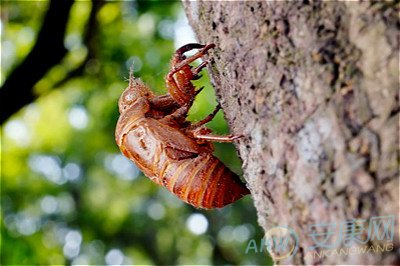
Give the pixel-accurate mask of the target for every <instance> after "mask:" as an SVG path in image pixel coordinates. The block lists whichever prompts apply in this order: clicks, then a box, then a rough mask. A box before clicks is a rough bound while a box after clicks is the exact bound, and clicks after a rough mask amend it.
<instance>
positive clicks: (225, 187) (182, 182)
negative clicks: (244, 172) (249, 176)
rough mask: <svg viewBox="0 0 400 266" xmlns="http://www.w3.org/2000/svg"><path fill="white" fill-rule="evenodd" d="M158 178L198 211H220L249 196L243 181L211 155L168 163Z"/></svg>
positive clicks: (167, 161) (162, 168) (206, 154)
mask: <svg viewBox="0 0 400 266" xmlns="http://www.w3.org/2000/svg"><path fill="white" fill-rule="evenodd" d="M159 178H161V180H159V181H161V182H162V184H163V185H164V186H165V187H166V188H167V189H168V190H169V191H171V192H172V193H174V194H175V195H176V196H178V197H179V198H180V199H181V200H183V201H185V202H187V203H189V204H191V205H193V206H195V207H197V208H204V209H212V208H221V207H224V206H225V205H228V204H230V203H233V202H235V201H236V200H238V199H240V198H241V197H243V196H244V195H247V194H249V190H248V189H247V188H246V186H245V185H244V184H243V183H242V182H241V181H240V178H239V177H238V176H237V175H236V174H235V173H233V172H232V171H231V170H230V169H229V168H227V167H226V166H225V165H224V164H223V163H222V162H221V161H220V160H219V159H217V158H216V157H215V156H213V155H212V154H211V153H203V154H199V155H198V156H196V157H195V158H188V159H185V160H181V161H178V162H177V161H173V160H166V161H165V162H164V165H163V166H161V171H160V177H159Z"/></svg>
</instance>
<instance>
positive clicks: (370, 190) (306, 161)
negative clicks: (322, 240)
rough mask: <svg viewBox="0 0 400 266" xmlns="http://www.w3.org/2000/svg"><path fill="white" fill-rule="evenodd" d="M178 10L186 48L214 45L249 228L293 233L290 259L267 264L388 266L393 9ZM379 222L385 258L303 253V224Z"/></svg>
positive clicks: (395, 143) (395, 94) (259, 5)
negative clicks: (251, 210) (254, 221)
mask: <svg viewBox="0 0 400 266" xmlns="http://www.w3.org/2000/svg"><path fill="white" fill-rule="evenodd" d="M184 7H185V11H186V14H187V16H188V19H189V22H190V24H191V26H192V27H193V29H194V31H195V33H196V35H197V38H198V41H199V42H200V43H215V44H216V48H215V49H213V51H211V52H210V54H209V58H210V59H211V60H212V64H210V66H209V72H210V74H211V78H212V80H213V85H214V87H215V90H216V93H217V97H218V100H219V101H220V103H221V105H222V107H223V110H224V113H225V117H226V119H227V121H228V123H229V125H230V129H231V132H232V133H234V134H243V135H244V137H243V138H242V139H241V140H240V141H239V142H238V143H237V145H236V147H237V150H238V153H239V156H240V157H241V159H242V161H243V171H244V177H245V179H246V181H247V182H248V186H249V188H250V190H251V194H252V198H253V199H254V204H255V206H256V209H257V212H258V222H259V224H260V225H261V226H262V227H263V228H264V230H265V232H267V231H268V230H269V229H270V228H272V227H274V226H278V225H279V226H288V227H290V228H292V229H293V230H294V231H295V232H296V233H297V235H298V237H299V243H298V244H299V249H298V251H297V253H296V255H295V256H293V257H291V258H289V259H287V260H286V261H275V262H276V263H282V264H286V263H293V264H358V265H360V264H362V265H368V264H369V265H371V264H379V265H380V264H397V265H398V264H400V255H399V237H398V235H399V232H398V228H399V224H398V216H399V21H398V12H399V4H398V3H393V2H384V1H378V2H373V3H372V2H336V3H334V2H311V3H308V1H304V2H295V1H293V2H269V1H265V2H256V1H244V2H237V1H222V2H212V1H204V2H202V1H200V2H199V1H197V2H192V1H190V2H189V1H187V2H184ZM385 215H395V234H394V240H393V244H394V245H393V250H392V251H385V252H369V253H365V254H353V255H340V256H333V255H332V256H322V257H318V256H317V257H311V256H307V254H306V253H307V252H308V247H310V246H312V245H313V244H315V243H314V242H313V241H312V239H311V237H310V236H309V233H310V226H311V225H314V224H320V223H327V224H340V223H342V222H344V221H349V220H353V219H357V220H358V219H365V220H366V221H369V220H370V219H371V218H372V217H376V216H385ZM359 237H360V238H362V237H364V238H365V237H367V236H366V232H364V231H363V232H362V235H360V236H359ZM379 243H380V242H379V241H378V240H377V239H373V240H370V241H368V243H367V244H366V245H367V246H371V245H375V244H379ZM357 245H358V243H357V242H354V245H352V246H357ZM364 246H365V245H364ZM338 248H345V246H344V244H343V243H341V244H340V245H339V246H338V247H336V249H338Z"/></svg>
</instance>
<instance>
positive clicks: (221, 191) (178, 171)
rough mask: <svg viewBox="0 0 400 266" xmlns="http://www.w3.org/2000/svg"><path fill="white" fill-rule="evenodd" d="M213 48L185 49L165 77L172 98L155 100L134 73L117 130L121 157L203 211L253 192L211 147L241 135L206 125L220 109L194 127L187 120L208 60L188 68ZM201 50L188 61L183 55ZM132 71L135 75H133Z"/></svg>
mask: <svg viewBox="0 0 400 266" xmlns="http://www.w3.org/2000/svg"><path fill="white" fill-rule="evenodd" d="M214 46H215V45H214V44H208V45H202V44H196V43H193V44H187V45H185V46H183V47H181V48H179V49H178V50H177V51H176V53H175V55H174V57H173V58H172V61H171V71H170V72H169V73H168V75H167V77H166V85H167V89H168V93H167V94H166V95H161V96H157V95H155V94H153V92H152V91H151V90H150V89H149V88H148V87H147V86H146V85H145V84H143V83H142V82H141V81H140V80H138V79H134V78H133V77H132V74H131V76H130V80H129V86H128V88H126V89H125V91H124V92H123V93H122V95H121V97H120V99H119V111H120V117H119V120H118V123H117V128H116V131H115V138H116V142H117V144H118V146H119V148H120V150H121V151H122V153H123V154H124V155H125V156H126V157H127V158H129V159H130V160H132V161H133V162H134V163H135V164H136V165H137V166H138V167H139V168H140V169H141V170H142V172H143V173H144V174H145V175H146V176H147V177H149V178H150V179H151V180H153V181H154V182H155V183H157V184H159V185H162V186H164V187H166V188H167V189H168V190H169V191H171V192H172V193H174V194H175V195H176V196H178V197H179V198H180V199H182V200H183V201H185V202H187V203H189V204H191V205H193V206H195V207H197V208H204V209H212V208H220V207H223V206H225V205H227V204H230V203H232V202H234V201H236V200H238V199H240V198H241V197H243V196H244V195H246V194H249V190H248V189H247V188H246V186H245V185H244V184H243V183H242V182H241V181H240V179H239V177H238V176H237V175H236V174H235V173H233V172H232V171H231V170H229V168H227V167H226V166H225V165H224V164H223V163H222V162H221V161H220V160H219V159H218V158H216V157H215V156H214V155H213V154H212V153H213V145H212V143H211V142H213V141H218V142H231V141H233V140H235V139H237V138H238V136H232V135H231V136H215V135H212V134H211V130H210V129H208V128H207V127H205V126H204V124H205V123H207V122H209V121H211V120H212V119H213V117H214V116H215V115H216V113H217V112H218V110H219V109H220V107H219V106H218V107H217V108H216V109H215V111H214V112H213V113H212V114H210V115H209V116H208V117H206V118H205V119H203V120H202V121H199V122H197V123H195V124H192V123H190V122H189V121H187V120H186V116H187V113H188V111H189V108H190V107H191V105H192V104H193V101H194V98H195V95H196V94H197V93H199V92H200V90H201V89H200V90H196V89H195V87H194V86H193V84H192V83H191V81H192V80H195V79H198V78H199V77H200V76H199V75H198V74H199V72H200V71H201V69H202V68H204V67H205V66H206V65H207V63H208V62H207V61H204V62H203V63H202V64H200V65H199V66H198V67H196V68H192V67H191V66H190V65H189V64H190V63H191V62H193V61H194V60H196V59H197V58H200V57H202V56H203V55H205V54H206V53H207V51H208V50H209V49H211V48H213V47H214ZM192 49H199V51H198V52H197V53H196V54H194V55H193V56H191V57H189V58H186V57H185V55H184V53H185V52H187V51H189V50H192ZM131 72H132V71H131Z"/></svg>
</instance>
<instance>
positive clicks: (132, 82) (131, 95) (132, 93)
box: [118, 70, 154, 113]
mask: <svg viewBox="0 0 400 266" xmlns="http://www.w3.org/2000/svg"><path fill="white" fill-rule="evenodd" d="M152 97H154V94H153V92H152V91H151V90H150V89H149V88H148V87H147V86H146V85H145V84H144V83H143V82H142V81H141V80H140V79H135V78H134V77H133V75H132V70H131V72H130V75H129V86H128V87H127V88H126V89H125V91H124V92H123V93H122V95H121V97H120V98H119V101H118V107H119V112H120V113H122V112H123V111H124V110H126V109H128V108H129V107H130V106H132V105H133V104H135V102H136V101H137V100H138V99H140V98H148V99H150V98H152Z"/></svg>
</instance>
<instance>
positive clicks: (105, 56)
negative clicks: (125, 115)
mask: <svg viewBox="0 0 400 266" xmlns="http://www.w3.org/2000/svg"><path fill="white" fill-rule="evenodd" d="M48 6H49V3H48V2H47V1H40V2H37V1H27V2H19V1H18V2H17V1H2V2H1V24H0V28H1V83H2V84H4V82H5V80H6V79H7V77H8V76H9V75H10V74H11V73H12V72H13V70H14V69H15V68H16V67H17V66H18V65H19V64H20V63H21V62H23V60H24V59H25V58H26V56H27V55H28V53H29V52H30V50H31V49H32V47H33V46H34V44H35V42H36V39H37V34H38V32H39V30H40V28H41V27H42V22H43V18H44V16H45V14H46V12H47V9H48ZM91 14H92V17H93V18H94V20H93V21H92V23H89V18H90V16H91ZM194 41H195V38H194V35H193V33H192V31H191V29H190V27H189V26H188V23H187V21H186V19H185V15H184V12H183V9H182V6H181V3H180V2H166V1H162V2H156V1H129V2H113V3H110V2H101V1H96V2H94V4H93V3H92V2H90V1H80V2H76V3H74V4H73V6H72V9H71V12H70V14H69V18H68V24H67V30H66V34H65V37H64V45H65V47H66V48H67V50H68V52H67V55H66V56H65V57H64V58H63V59H62V61H61V62H60V63H59V64H56V65H54V66H53V67H51V69H50V70H49V71H48V72H47V73H46V75H45V76H44V77H43V78H42V79H40V81H39V82H38V83H36V85H35V86H34V92H35V95H37V96H38V98H37V99H36V100H35V101H34V102H32V103H30V104H28V105H26V106H25V107H24V108H23V109H21V110H20V111H19V112H17V113H15V114H14V115H13V116H12V117H11V118H10V119H8V120H7V121H6V122H5V123H4V124H3V125H2V131H1V139H2V142H1V240H2V241H1V264H2V265H11V264H13V265H21V264H46V265H49V264H52V265H55V264H66V265H83V264H108V265H120V264H157V265H160V264H169V265H173V264H227V265H239V264H240V265H243V264H263V265H265V264H270V263H271V261H270V259H269V257H268V256H266V255H265V254H264V253H262V252H258V253H256V252H254V249H253V250H252V252H249V253H248V254H246V253H245V250H246V248H247V246H248V243H249V240H251V239H254V240H256V241H257V243H259V242H260V240H261V238H262V237H263V233H262V230H261V228H260V227H259V226H258V225H257V217H256V211H255V209H254V207H253V204H252V200H251V198H250V197H245V198H244V199H242V200H240V201H238V202H236V203H234V204H232V205H230V206H228V207H225V208H223V209H220V210H212V211H203V210H198V209H195V208H193V207H191V206H190V205H187V204H184V203H182V202H181V201H179V200H178V199H177V198H176V197H175V196H173V195H171V194H170V193H169V192H168V191H167V190H166V189H164V188H161V187H158V186H157V185H155V184H154V183H152V182H151V181H150V180H149V179H148V178H146V177H145V176H143V174H142V173H141V172H140V171H139V170H138V169H137V168H136V167H135V165H134V164H133V163H131V162H130V161H128V160H127V159H126V158H124V157H123V156H122V155H121V154H120V152H119V150H118V147H117V146H116V144H115V141H114V129H115V124H116V121H117V119H118V107H117V100H118V97H119V95H120V94H121V92H122V91H123V89H124V88H125V87H126V86H127V78H128V70H129V67H130V66H131V65H132V64H134V75H135V76H136V77H140V78H141V79H142V80H143V81H144V82H145V83H146V84H148V85H149V86H150V87H151V88H153V89H154V91H156V92H157V93H165V89H164V76H165V75H166V74H167V72H168V69H169V60H170V57H171V55H172V54H173V52H174V51H175V49H176V48H178V47H180V46H181V45H183V44H186V43H189V42H194ZM43 57H46V54H43ZM205 72H206V71H203V74H204V77H203V78H202V79H201V80H199V81H196V83H195V84H196V85H198V86H203V85H204V86H205V90H204V91H203V92H202V93H201V94H200V95H199V96H198V97H197V99H196V103H195V105H194V106H193V108H192V109H191V112H190V116H189V119H190V120H192V121H196V120H200V119H201V118H203V117H205V116H206V115H207V114H209V113H210V112H211V111H212V110H213V109H214V107H215V105H216V101H215V95H214V92H213V88H212V87H211V85H210V82H209V79H208V77H207V73H205ZM20 78H21V79H23V78H24V77H20ZM15 90H18V88H15ZM3 104H4V105H3ZM2 105H3V106H2V107H1V108H2V109H4V108H7V105H6V104H5V103H2ZM208 125H209V127H210V128H212V129H213V130H214V131H215V132H216V133H217V134H226V133H227V132H228V128H227V125H226V123H225V121H224V119H223V114H222V112H221V111H220V113H219V114H218V116H217V117H216V119H214V121H213V122H210V123H209V124H208ZM216 155H217V156H218V157H219V158H220V159H221V160H223V161H224V162H225V163H226V164H227V165H228V166H229V167H230V168H231V169H232V170H233V171H235V172H237V173H239V174H240V171H241V170H240V161H239V159H238V158H237V156H236V151H235V149H234V147H233V145H231V144H216Z"/></svg>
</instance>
